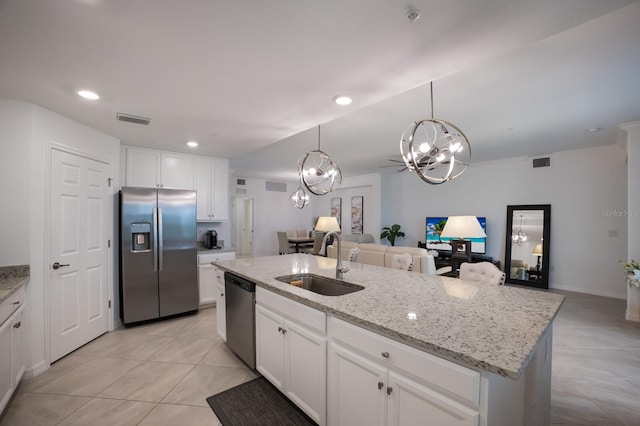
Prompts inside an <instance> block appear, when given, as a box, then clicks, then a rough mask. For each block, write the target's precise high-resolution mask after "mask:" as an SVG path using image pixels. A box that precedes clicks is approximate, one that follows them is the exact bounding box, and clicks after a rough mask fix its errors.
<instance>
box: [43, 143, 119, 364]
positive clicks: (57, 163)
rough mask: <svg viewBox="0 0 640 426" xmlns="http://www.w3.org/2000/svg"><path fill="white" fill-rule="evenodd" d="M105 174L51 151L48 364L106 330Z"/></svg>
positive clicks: (94, 164) (90, 163)
mask: <svg viewBox="0 0 640 426" xmlns="http://www.w3.org/2000/svg"><path fill="white" fill-rule="evenodd" d="M108 170H109V166H108V165H107V164H104V163H101V162H98V161H94V160H91V159H88V158H85V157H81V156H78V155H74V154H70V153H67V152H62V151H59V150H57V149H53V150H52V151H51V179H50V183H51V199H50V209H51V210H50V212H49V217H50V224H49V233H50V238H49V241H50V250H49V256H50V258H49V261H50V263H49V264H50V267H49V285H50V292H49V304H50V307H49V316H50V321H49V324H50V327H51V330H50V332H51V333H50V334H51V356H50V362H53V361H55V360H57V359H59V358H61V357H63V356H64V355H66V354H68V353H69V352H71V351H73V350H75V349H77V348H79V347H80V346H82V345H84V344H85V343H87V342H89V341H91V340H93V339H95V338H96V337H98V336H100V335H101V334H103V333H106V332H107V331H108V328H109V307H108V303H109V300H108V298H109V289H108V278H109V271H108V268H109V253H108V248H107V240H108V236H107V235H108V230H107V227H108V223H109V220H108V214H109V209H110V206H109V203H108V200H109V192H108V186H107V179H108Z"/></svg>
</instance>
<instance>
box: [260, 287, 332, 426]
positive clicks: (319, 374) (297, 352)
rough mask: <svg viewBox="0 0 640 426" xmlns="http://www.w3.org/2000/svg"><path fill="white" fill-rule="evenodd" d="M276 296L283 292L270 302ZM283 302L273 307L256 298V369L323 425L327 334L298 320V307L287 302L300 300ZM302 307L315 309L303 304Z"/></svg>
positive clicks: (324, 419)
mask: <svg viewBox="0 0 640 426" xmlns="http://www.w3.org/2000/svg"><path fill="white" fill-rule="evenodd" d="M277 298H280V296H277V295H272V296H271V300H270V302H273V301H274V299H276V300H277ZM283 299H284V298H283ZM283 303H285V305H284V306H282V307H281V310H280V309H278V310H272V309H271V307H266V306H263V305H261V304H260V299H259V297H258V298H257V303H256V369H257V370H258V371H259V372H260V373H261V374H262V375H263V376H264V377H265V378H266V379H267V380H269V381H270V382H271V383H272V384H273V385H274V386H275V387H277V388H278V389H279V390H280V391H281V392H282V393H284V394H285V395H286V396H287V397H288V398H289V399H290V400H291V401H293V402H294V403H295V404H296V405H297V406H298V407H300V409H302V410H303V411H304V412H305V413H306V414H307V415H308V416H309V417H311V418H312V419H313V420H315V421H316V422H317V423H318V424H320V425H324V424H326V363H327V346H326V345H327V343H326V338H325V336H323V335H322V334H321V332H317V331H312V330H311V329H310V328H308V327H306V326H305V324H303V323H301V322H298V321H296V320H295V317H296V314H295V311H292V310H290V309H288V306H286V304H288V303H293V304H296V305H300V304H298V303H296V302H293V301H291V300H286V301H285V302H283ZM272 304H273V303H272ZM299 308H301V309H309V310H313V309H312V308H308V307H306V306H302V305H300V306H299ZM313 311H315V310H313ZM316 312H317V313H319V314H321V313H320V312H319V311H316ZM322 315H324V314H322ZM300 318H302V317H300Z"/></svg>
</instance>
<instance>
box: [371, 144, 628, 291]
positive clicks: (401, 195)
mask: <svg viewBox="0 0 640 426" xmlns="http://www.w3.org/2000/svg"><path fill="white" fill-rule="evenodd" d="M613 142H614V141H612V143H613ZM514 204H551V242H550V244H551V246H550V255H551V259H550V262H549V263H550V280H549V286H550V287H551V288H558V289H566V290H572V291H579V292H584V293H591V294H599V295H604V296H611V297H617V298H625V297H626V288H625V286H624V285H623V284H621V283H622V282H623V278H624V277H623V276H622V275H621V274H622V273H623V272H622V268H621V267H620V263H619V260H621V259H624V258H625V257H626V252H627V238H626V235H627V218H626V217H621V216H616V215H615V213H614V212H615V211H624V210H626V209H627V176H626V165H625V153H624V150H623V149H621V147H620V146H618V145H610V146H606V147H598V148H590V149H581V150H573V151H565V152H558V153H554V154H553V155H551V167H548V168H537V169H533V168H532V166H531V159H530V158H516V159H507V160H500V161H494V162H486V163H473V164H472V166H471V167H469V169H468V170H467V171H466V172H465V174H464V175H462V176H461V177H459V178H458V179H456V180H454V181H451V182H448V183H446V184H443V185H435V186H434V185H428V184H426V183H424V182H423V181H422V180H420V179H419V178H418V177H417V176H416V175H415V174H413V173H410V172H405V173H398V174H393V175H386V176H383V179H382V218H383V222H384V223H399V224H400V225H402V228H403V229H404V230H405V233H406V234H407V236H406V239H405V240H404V241H402V242H401V244H402V245H406V246H415V245H416V244H417V242H418V241H424V239H425V218H426V217H427V216H452V215H465V214H469V215H475V216H486V218H487V254H488V255H490V256H493V257H494V258H496V259H499V260H500V261H501V262H502V263H504V252H505V247H504V245H505V236H506V231H505V227H506V206H507V205H514ZM610 233H612V234H614V235H615V233H617V235H618V236H617V237H612V236H610Z"/></svg>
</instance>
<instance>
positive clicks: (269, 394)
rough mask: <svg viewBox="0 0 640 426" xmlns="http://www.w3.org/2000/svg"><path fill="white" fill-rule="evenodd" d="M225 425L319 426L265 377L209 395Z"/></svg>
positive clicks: (217, 414)
mask: <svg viewBox="0 0 640 426" xmlns="http://www.w3.org/2000/svg"><path fill="white" fill-rule="evenodd" d="M207 402H208V403H209V405H210V406H211V409H213V412H214V413H216V416H217V417H218V419H219V420H220V422H221V423H222V426H253V425H256V426H257V425H263V426H267V425H274V426H275V425H277V426H285V425H286V426H304V425H315V424H316V423H315V422H314V421H313V420H311V418H309V416H307V415H306V414H305V413H304V412H302V410H300V409H299V408H298V407H296V406H295V405H294V404H293V402H291V401H289V399H287V398H286V397H285V396H284V395H282V393H280V391H279V390H278V389H276V388H275V387H274V386H273V385H272V384H271V383H269V381H268V380H267V379H265V378H264V377H258V378H257V379H253V380H251V381H250V382H246V383H243V384H241V385H239V386H236V387H234V388H231V389H227V390H226V391H224V392H220V393H218V394H215V395H213V396H210V397H209V398H207Z"/></svg>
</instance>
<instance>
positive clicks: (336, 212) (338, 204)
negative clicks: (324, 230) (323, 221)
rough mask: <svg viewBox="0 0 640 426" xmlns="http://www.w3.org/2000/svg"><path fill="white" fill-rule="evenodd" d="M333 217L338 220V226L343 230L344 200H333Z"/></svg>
mask: <svg viewBox="0 0 640 426" xmlns="http://www.w3.org/2000/svg"><path fill="white" fill-rule="evenodd" d="M331 217H335V218H336V219H337V220H338V225H340V229H342V198H332V199H331Z"/></svg>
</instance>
